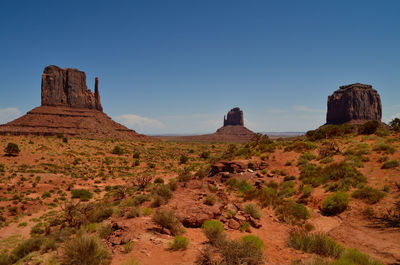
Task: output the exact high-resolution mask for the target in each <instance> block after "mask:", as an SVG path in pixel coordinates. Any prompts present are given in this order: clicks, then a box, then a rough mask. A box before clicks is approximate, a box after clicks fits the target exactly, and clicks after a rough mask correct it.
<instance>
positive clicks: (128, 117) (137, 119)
mask: <svg viewBox="0 0 400 265" xmlns="http://www.w3.org/2000/svg"><path fill="white" fill-rule="evenodd" d="M114 119H115V120H116V121H118V122H120V123H122V124H123V125H125V126H126V127H128V128H130V129H133V130H135V131H138V132H140V133H148V132H151V131H153V130H154V129H161V128H163V127H164V124H163V123H162V122H161V121H159V120H156V119H150V118H146V117H141V116H138V115H135V114H123V115H120V116H116V117H114Z"/></svg>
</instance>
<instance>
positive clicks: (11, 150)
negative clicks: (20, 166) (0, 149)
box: [4, 143, 20, 156]
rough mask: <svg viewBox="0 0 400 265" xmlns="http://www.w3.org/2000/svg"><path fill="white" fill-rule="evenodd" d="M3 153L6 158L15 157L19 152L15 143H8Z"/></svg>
mask: <svg viewBox="0 0 400 265" xmlns="http://www.w3.org/2000/svg"><path fill="white" fill-rule="evenodd" d="M4 152H5V153H6V155H8V156H17V155H18V154H19V152H20V150H19V147H18V145H17V144H15V143H8V144H7V146H6V148H4Z"/></svg>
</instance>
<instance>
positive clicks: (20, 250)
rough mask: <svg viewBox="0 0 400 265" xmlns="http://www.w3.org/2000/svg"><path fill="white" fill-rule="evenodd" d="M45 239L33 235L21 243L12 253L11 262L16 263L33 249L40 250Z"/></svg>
mask: <svg viewBox="0 0 400 265" xmlns="http://www.w3.org/2000/svg"><path fill="white" fill-rule="evenodd" d="M43 241H44V240H43V238H42V237H33V238H30V239H28V240H25V241H24V242H22V243H20V244H19V245H18V246H17V247H16V248H14V249H13V251H11V253H10V260H11V261H12V263H11V264H14V263H15V262H16V261H18V260H20V259H22V258H23V257H25V256H26V255H28V254H29V253H31V252H33V251H39V250H40V249H41V247H42V244H43Z"/></svg>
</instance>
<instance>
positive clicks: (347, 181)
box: [321, 162, 367, 190]
mask: <svg viewBox="0 0 400 265" xmlns="http://www.w3.org/2000/svg"><path fill="white" fill-rule="evenodd" d="M321 174H322V178H323V181H322V182H323V183H325V182H326V181H327V180H331V181H336V182H337V181H339V180H340V182H339V183H338V187H339V188H341V189H345V190H347V189H349V187H350V186H353V187H355V186H357V185H358V184H360V183H365V182H366V181H367V179H366V178H365V176H363V175H362V174H361V173H360V172H359V171H358V170H357V169H356V168H355V167H354V166H352V165H350V164H348V163H346V162H340V163H333V164H330V165H328V166H326V167H325V168H324V169H323V170H322V172H321Z"/></svg>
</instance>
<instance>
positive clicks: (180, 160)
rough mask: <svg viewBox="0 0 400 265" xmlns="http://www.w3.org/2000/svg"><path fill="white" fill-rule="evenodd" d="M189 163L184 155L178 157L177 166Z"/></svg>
mask: <svg viewBox="0 0 400 265" xmlns="http://www.w3.org/2000/svg"><path fill="white" fill-rule="evenodd" d="M188 161H189V157H188V156H185V155H181V156H180V157H179V164H186V163H187V162H188Z"/></svg>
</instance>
